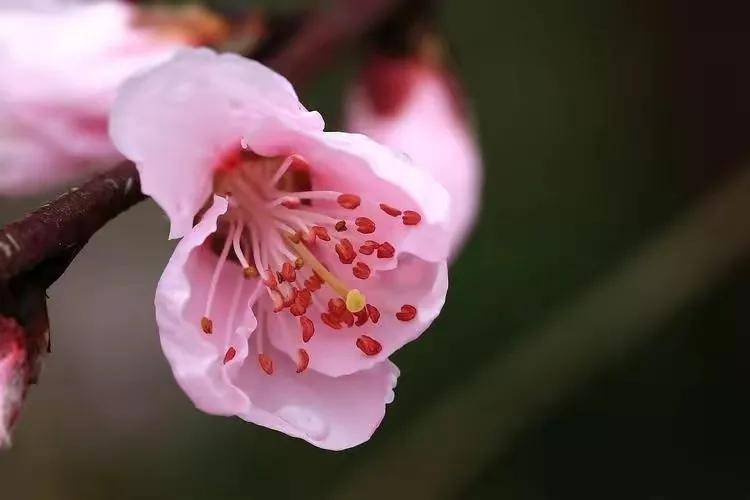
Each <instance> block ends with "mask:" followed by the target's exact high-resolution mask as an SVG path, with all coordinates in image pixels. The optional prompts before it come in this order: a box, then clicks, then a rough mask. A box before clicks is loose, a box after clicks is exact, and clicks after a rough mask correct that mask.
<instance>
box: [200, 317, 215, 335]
mask: <svg viewBox="0 0 750 500" xmlns="http://www.w3.org/2000/svg"><path fill="white" fill-rule="evenodd" d="M201 329H202V330H203V333H205V334H206V335H211V334H212V333H214V322H213V321H211V320H210V319H208V318H207V317H205V316H203V317H202V318H201Z"/></svg>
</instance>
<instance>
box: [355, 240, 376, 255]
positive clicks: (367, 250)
mask: <svg viewBox="0 0 750 500" xmlns="http://www.w3.org/2000/svg"><path fill="white" fill-rule="evenodd" d="M378 246H380V244H379V243H378V242H377V241H372V240H367V241H365V242H364V243H362V245H361V246H360V247H359V253H361V254H362V255H372V253H373V252H374V251H375V249H377V248H378Z"/></svg>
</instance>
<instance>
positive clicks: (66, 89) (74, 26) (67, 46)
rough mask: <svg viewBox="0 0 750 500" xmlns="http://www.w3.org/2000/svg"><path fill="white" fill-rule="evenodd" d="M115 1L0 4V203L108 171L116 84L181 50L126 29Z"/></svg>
mask: <svg viewBox="0 0 750 500" xmlns="http://www.w3.org/2000/svg"><path fill="white" fill-rule="evenodd" d="M135 16H136V11H135V8H134V7H133V6H131V5H127V4H125V3H121V2H114V1H108V2H97V3H89V4H78V3H71V2H63V1H57V2H54V1H50V0H47V1H39V0H37V1H31V2H19V1H13V0H0V68H2V71H0V195H3V194H6V195H11V194H25V193H31V192H35V191H40V190H43V189H47V188H50V187H53V186H55V185H58V184H61V183H65V182H69V181H71V180H73V179H74V178H75V177H78V176H80V175H82V174H84V173H87V172H90V171H91V170H95V169H101V168H104V167H108V166H111V165H112V163H114V162H115V161H116V160H118V159H119V158H121V157H120V155H119V154H118V152H117V150H116V149H115V148H114V147H113V145H112V143H111V141H110V140H109V137H108V134H107V116H108V113H109V109H110V106H111V103H112V100H113V99H114V95H115V91H116V89H117V87H118V85H119V84H120V83H121V82H122V81H123V80H124V79H125V78H127V77H128V76H130V75H132V74H133V73H135V72H137V71H139V70H141V69H144V68H148V67H151V66H153V65H155V64H157V63H159V62H162V61H164V60H165V59H167V58H168V57H170V56H171V55H172V54H173V53H174V51H175V50H176V49H177V48H178V47H180V46H183V45H185V44H186V43H187V41H186V40H180V39H178V38H177V37H172V36H170V37H166V36H159V35H157V34H156V32H154V31H151V30H147V29H142V28H139V27H136V26H135V25H134V21H135Z"/></svg>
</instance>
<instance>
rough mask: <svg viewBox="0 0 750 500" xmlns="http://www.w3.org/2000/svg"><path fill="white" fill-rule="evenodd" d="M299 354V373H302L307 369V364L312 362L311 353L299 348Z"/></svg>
mask: <svg viewBox="0 0 750 500" xmlns="http://www.w3.org/2000/svg"><path fill="white" fill-rule="evenodd" d="M297 354H298V355H299V358H298V359H297V373H302V372H303V371H305V370H307V365H309V364H310V355H309V354H307V351H306V350H304V349H298V350H297Z"/></svg>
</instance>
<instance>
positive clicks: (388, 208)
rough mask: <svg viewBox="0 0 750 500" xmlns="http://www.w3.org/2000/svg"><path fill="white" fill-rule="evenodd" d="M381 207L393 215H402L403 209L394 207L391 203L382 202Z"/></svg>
mask: <svg viewBox="0 0 750 500" xmlns="http://www.w3.org/2000/svg"><path fill="white" fill-rule="evenodd" d="M380 209H381V210H382V211H383V212H385V213H387V214H388V215H390V216H391V217H398V216H399V215H401V210H399V209H398V208H393V207H392V206H390V205H386V204H385V203H381V204H380Z"/></svg>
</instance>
